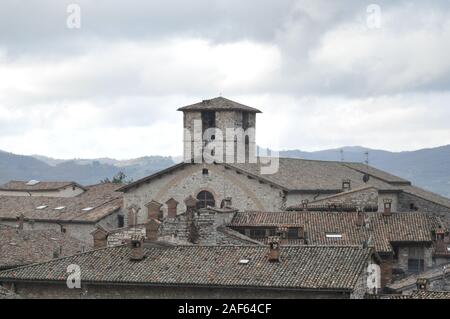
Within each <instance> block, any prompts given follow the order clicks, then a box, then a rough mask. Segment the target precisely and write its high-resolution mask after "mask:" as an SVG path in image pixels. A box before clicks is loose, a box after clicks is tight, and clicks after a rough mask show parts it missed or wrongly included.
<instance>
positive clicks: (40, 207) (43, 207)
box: [36, 205, 48, 210]
mask: <svg viewBox="0 0 450 319" xmlns="http://www.w3.org/2000/svg"><path fill="white" fill-rule="evenodd" d="M47 207H48V206H47V205H41V206H38V207H36V209H39V210H41V209H45V208H47Z"/></svg>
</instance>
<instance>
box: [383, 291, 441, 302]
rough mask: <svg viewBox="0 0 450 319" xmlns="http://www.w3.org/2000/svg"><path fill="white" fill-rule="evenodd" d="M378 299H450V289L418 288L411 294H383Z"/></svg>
mask: <svg viewBox="0 0 450 319" xmlns="http://www.w3.org/2000/svg"><path fill="white" fill-rule="evenodd" d="M378 299H400V300H408V299H450V291H429V290H416V291H414V292H413V293H412V294H410V295H381V296H379V297H378Z"/></svg>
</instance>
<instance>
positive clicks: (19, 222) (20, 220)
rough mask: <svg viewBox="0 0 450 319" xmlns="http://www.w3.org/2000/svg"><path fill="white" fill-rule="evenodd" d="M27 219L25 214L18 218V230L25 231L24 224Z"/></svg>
mask: <svg viewBox="0 0 450 319" xmlns="http://www.w3.org/2000/svg"><path fill="white" fill-rule="evenodd" d="M24 220H25V217H24V216H23V214H20V215H19V216H17V229H20V230H22V229H23V223H24Z"/></svg>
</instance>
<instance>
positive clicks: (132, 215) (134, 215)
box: [128, 205, 140, 227]
mask: <svg viewBox="0 0 450 319" xmlns="http://www.w3.org/2000/svg"><path fill="white" fill-rule="evenodd" d="M139 210H140V208H138V207H136V206H135V205H131V206H130V207H129V208H128V226H129V227H133V226H135V225H136V224H137V220H138V212H139Z"/></svg>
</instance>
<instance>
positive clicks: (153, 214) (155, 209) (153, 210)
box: [145, 200, 162, 219]
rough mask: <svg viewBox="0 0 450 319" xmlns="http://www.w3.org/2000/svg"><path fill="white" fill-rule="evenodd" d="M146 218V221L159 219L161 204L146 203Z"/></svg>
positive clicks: (154, 202) (155, 202) (153, 201)
mask: <svg viewBox="0 0 450 319" xmlns="http://www.w3.org/2000/svg"><path fill="white" fill-rule="evenodd" d="M145 206H147V218H148V219H152V218H155V219H158V218H159V217H160V214H161V207H162V204H160V203H158V202H157V201H155V200H152V201H150V203H148V204H147V205H145Z"/></svg>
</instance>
